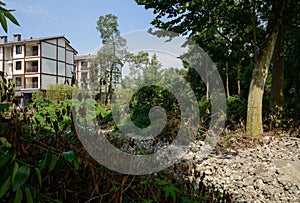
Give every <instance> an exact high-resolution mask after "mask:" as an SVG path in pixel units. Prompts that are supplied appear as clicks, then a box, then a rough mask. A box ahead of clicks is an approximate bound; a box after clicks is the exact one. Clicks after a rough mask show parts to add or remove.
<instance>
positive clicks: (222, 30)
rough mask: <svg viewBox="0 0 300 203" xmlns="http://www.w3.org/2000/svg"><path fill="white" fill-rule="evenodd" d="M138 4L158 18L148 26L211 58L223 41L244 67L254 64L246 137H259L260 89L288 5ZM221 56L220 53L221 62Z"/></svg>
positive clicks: (143, 0) (217, 0)
mask: <svg viewBox="0 0 300 203" xmlns="http://www.w3.org/2000/svg"><path fill="white" fill-rule="evenodd" d="M136 2H137V3H138V4H140V5H144V6H145V8H146V9H149V8H152V9H153V12H154V13H155V14H156V17H155V19H154V20H153V21H152V24H153V25H154V26H156V27H157V28H160V29H165V30H169V31H173V32H176V33H179V34H183V35H188V36H190V37H192V39H194V40H195V41H196V42H197V43H198V44H199V45H200V46H201V47H202V48H203V49H204V50H205V51H206V52H208V54H209V55H212V54H211V53H212V50H213V49H214V48H217V50H218V49H219V48H218V47H214V43H213V42H214V41H215V40H216V39H223V40H225V41H226V44H225V47H228V48H227V50H229V51H230V52H231V53H233V52H235V53H239V54H237V55H238V56H239V57H240V59H243V58H244V59H246V60H248V62H249V63H248V66H250V65H251V63H253V64H254V67H253V72H252V79H251V83H250V87H249V94H248V106H247V109H248V110H247V133H248V134H249V135H252V136H256V135H260V134H262V133H263V126H262V98H263V93H264V86H265V81H266V78H267V76H268V71H269V66H270V63H271V59H272V56H273V51H274V47H275V45H276V41H277V38H278V33H279V26H280V25H281V24H282V18H283V14H284V11H285V7H286V0H279V1H277V0H272V1H256V0H253V1H247V0H244V1H233V0H232V1H222V0H214V1H208V0H204V1H197V0H190V1H184V2H179V1H176V0H171V1H158V2H157V1H155V2H153V1H147V0H136ZM209 46H212V48H210V47H209ZM222 50H223V49H220V51H219V52H220V53H221V54H223V57H222V58H223V59H224V58H225V57H226V56H224V52H223V51H222ZM215 51H216V50H215ZM215 51H214V52H213V53H216V52H215ZM214 59H215V58H213V60H214ZM225 61H227V60H225ZM240 62H241V61H240Z"/></svg>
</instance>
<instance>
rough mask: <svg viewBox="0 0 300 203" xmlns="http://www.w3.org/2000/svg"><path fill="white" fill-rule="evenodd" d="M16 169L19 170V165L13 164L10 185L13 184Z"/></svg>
mask: <svg viewBox="0 0 300 203" xmlns="http://www.w3.org/2000/svg"><path fill="white" fill-rule="evenodd" d="M18 169H19V164H18V162H15V164H14V167H13V172H12V178H11V182H12V184H14V181H15V177H16V174H17V171H18Z"/></svg>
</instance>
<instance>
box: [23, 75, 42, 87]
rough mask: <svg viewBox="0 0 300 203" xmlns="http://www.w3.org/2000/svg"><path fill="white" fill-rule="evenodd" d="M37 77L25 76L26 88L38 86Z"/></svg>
mask: <svg viewBox="0 0 300 203" xmlns="http://www.w3.org/2000/svg"><path fill="white" fill-rule="evenodd" d="M38 81H39V78H38V77H30V78H26V88H38Z"/></svg>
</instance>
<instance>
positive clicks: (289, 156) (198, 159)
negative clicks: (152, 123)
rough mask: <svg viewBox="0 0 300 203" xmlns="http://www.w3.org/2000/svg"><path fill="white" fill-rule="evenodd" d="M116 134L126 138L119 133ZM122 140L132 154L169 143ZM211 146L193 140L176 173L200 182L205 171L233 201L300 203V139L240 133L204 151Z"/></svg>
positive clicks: (207, 180) (206, 176)
mask: <svg viewBox="0 0 300 203" xmlns="http://www.w3.org/2000/svg"><path fill="white" fill-rule="evenodd" d="M116 137H119V139H120V138H121V140H122V139H123V138H122V136H120V134H117V136H116ZM122 143H123V144H121V145H122V147H121V148H122V150H123V151H126V152H129V153H133V152H134V151H135V152H138V151H140V149H142V148H144V149H146V151H148V152H152V153H153V152H155V151H156V150H155V148H156V147H158V148H160V147H163V146H164V145H168V144H166V143H162V144H161V146H159V145H160V144H159V143H158V145H156V147H153V145H152V144H150V143H148V142H144V141H143V142H141V143H139V144H138V143H134V144H133V145H131V144H130V142H128V141H122ZM208 148H209V147H208V145H206V144H205V143H204V142H203V141H194V142H192V143H191V144H190V146H189V147H188V150H187V151H188V153H186V154H185V155H184V156H183V157H182V160H181V162H180V163H179V164H176V165H175V166H174V171H175V173H176V174H177V175H179V176H182V175H183V176H185V177H186V179H188V180H190V181H191V182H195V183H196V184H195V185H198V184H197V183H199V182H200V178H199V175H195V174H199V172H200V173H201V174H202V173H205V178H204V181H203V182H204V184H205V185H211V184H213V185H214V186H215V187H216V189H219V190H220V191H224V190H225V191H227V192H229V194H231V195H232V197H233V201H234V202H299V203H300V138H296V137H289V136H287V135H276V136H274V134H269V135H267V134H266V135H265V136H263V137H258V138H251V137H245V136H241V135H240V134H239V133H237V134H232V135H230V136H225V137H222V138H221V139H220V141H219V142H218V144H217V146H216V147H215V148H214V150H212V151H210V150H209V153H207V154H206V153H204V152H207V149H208ZM195 177H198V178H196V179H195Z"/></svg>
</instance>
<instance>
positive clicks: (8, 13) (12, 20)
mask: <svg viewBox="0 0 300 203" xmlns="http://www.w3.org/2000/svg"><path fill="white" fill-rule="evenodd" d="M12 11H14V10H10V11H9V12H5V13H4V15H5V16H6V17H7V18H8V19H9V20H10V21H11V22H12V23H13V24H15V25H18V26H20V24H19V22H18V21H17V19H16V18H15V17H14V16H13V15H12V14H11V13H10V12H12Z"/></svg>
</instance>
